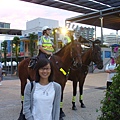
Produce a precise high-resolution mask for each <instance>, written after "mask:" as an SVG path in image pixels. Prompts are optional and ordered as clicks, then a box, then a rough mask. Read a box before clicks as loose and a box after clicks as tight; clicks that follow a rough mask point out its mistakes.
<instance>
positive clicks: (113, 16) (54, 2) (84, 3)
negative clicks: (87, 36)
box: [21, 0, 120, 30]
mask: <svg viewBox="0 0 120 120" xmlns="http://www.w3.org/2000/svg"><path fill="white" fill-rule="evenodd" d="M21 1H25V2H30V3H36V4H39V5H45V6H49V7H54V8H59V9H63V10H68V11H72V12H78V13H84V15H82V16H76V17H72V18H68V19H66V21H69V22H76V23H82V24H87V25H93V26H101V20H99V18H102V17H103V21H104V23H105V24H104V25H103V27H104V28H109V29H114V30H120V0H21Z"/></svg>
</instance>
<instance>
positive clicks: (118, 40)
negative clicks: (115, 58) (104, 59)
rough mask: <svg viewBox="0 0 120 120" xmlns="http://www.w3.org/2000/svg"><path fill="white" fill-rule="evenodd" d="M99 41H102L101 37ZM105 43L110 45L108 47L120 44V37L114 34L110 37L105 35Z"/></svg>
mask: <svg viewBox="0 0 120 120" xmlns="http://www.w3.org/2000/svg"><path fill="white" fill-rule="evenodd" d="M97 38H98V39H100V40H101V37H97ZM103 41H104V43H106V45H107V44H108V46H110V45H112V44H120V35H116V34H114V33H110V34H108V35H103Z"/></svg>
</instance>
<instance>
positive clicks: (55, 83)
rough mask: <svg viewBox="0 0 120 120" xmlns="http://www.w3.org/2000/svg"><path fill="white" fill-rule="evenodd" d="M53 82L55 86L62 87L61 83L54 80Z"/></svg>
mask: <svg viewBox="0 0 120 120" xmlns="http://www.w3.org/2000/svg"><path fill="white" fill-rule="evenodd" d="M53 84H54V86H56V87H61V85H60V84H59V83H57V82H53Z"/></svg>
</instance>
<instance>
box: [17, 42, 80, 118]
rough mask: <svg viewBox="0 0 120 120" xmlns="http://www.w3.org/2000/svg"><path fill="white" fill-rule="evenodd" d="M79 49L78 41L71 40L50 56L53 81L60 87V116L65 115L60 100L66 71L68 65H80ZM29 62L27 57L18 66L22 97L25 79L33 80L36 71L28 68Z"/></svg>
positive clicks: (65, 79)
mask: <svg viewBox="0 0 120 120" xmlns="http://www.w3.org/2000/svg"><path fill="white" fill-rule="evenodd" d="M81 51H82V47H81V44H80V42H78V41H72V42H71V43H69V44H67V45H66V46H64V47H63V48H62V49H61V50H60V51H58V52H56V53H55V54H53V55H52V56H51V58H50V60H51V62H52V64H53V67H54V81H56V82H57V83H59V84H60V85H61V87H62V95H61V107H60V108H61V109H60V116H61V117H62V116H65V115H64V112H63V111H62V100H63V91H64V87H65V84H66V81H67V75H68V71H69V69H70V67H76V68H77V67H80V65H81V64H82V59H81ZM29 62H30V58H27V59H25V60H23V61H21V62H20V63H19V66H18V72H19V78H20V81H21V95H22V98H23V96H24V89H25V85H26V83H27V79H29V80H30V81H33V80H35V73H36V71H35V70H33V69H31V68H28V64H29ZM22 100H23V99H22ZM21 113H22V110H21ZM20 115H21V114H20Z"/></svg>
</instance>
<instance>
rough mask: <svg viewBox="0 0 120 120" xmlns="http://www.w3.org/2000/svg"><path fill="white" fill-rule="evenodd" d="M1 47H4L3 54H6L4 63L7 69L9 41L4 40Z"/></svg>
mask: <svg viewBox="0 0 120 120" xmlns="http://www.w3.org/2000/svg"><path fill="white" fill-rule="evenodd" d="M1 46H2V52H3V54H4V63H5V67H6V62H7V41H6V40H4V41H3V42H2V43H1Z"/></svg>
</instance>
